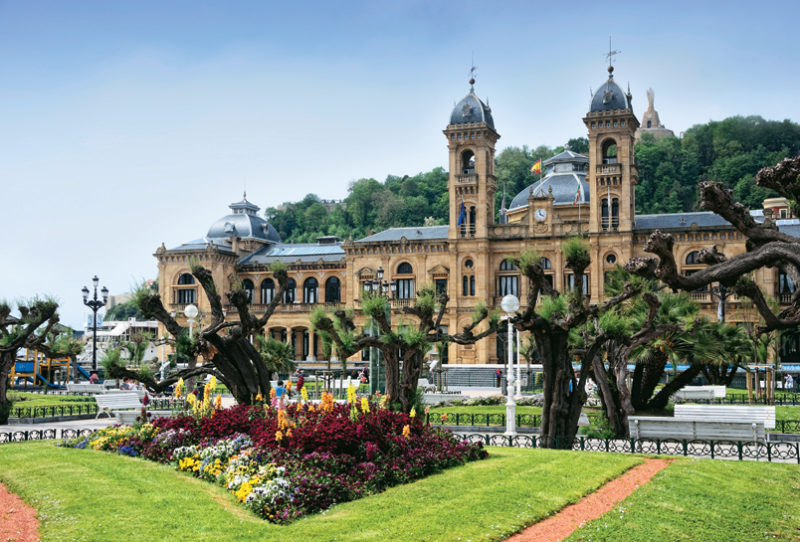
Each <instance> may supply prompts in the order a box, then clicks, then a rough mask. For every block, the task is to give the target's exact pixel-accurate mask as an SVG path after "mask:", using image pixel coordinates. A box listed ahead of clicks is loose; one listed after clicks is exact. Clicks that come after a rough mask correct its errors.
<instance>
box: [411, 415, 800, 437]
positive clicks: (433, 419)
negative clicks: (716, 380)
mask: <svg viewBox="0 0 800 542" xmlns="http://www.w3.org/2000/svg"><path fill="white" fill-rule="evenodd" d="M443 414H444V415H446V418H443V417H442V415H443ZM588 418H589V423H591V424H592V425H593V426H595V427H596V426H599V425H602V424H603V423H604V421H605V417H604V416H603V415H602V414H589V415H588ZM516 419H517V423H516V426H517V427H539V426H541V425H542V416H541V415H540V414H517V415H516ZM425 421H426V422H427V423H428V424H430V425H445V426H456V427H460V426H472V427H479V426H483V427H492V426H505V425H506V415H505V414H504V413H497V414H488V413H473V412H441V413H440V412H436V413H433V414H431V413H428V414H426V415H425ZM769 431H770V432H774V433H800V420H775V429H770V430H769Z"/></svg>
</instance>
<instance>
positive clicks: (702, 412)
mask: <svg viewBox="0 0 800 542" xmlns="http://www.w3.org/2000/svg"><path fill="white" fill-rule="evenodd" d="M675 418H691V419H693V420H713V421H719V422H727V421H731V422H748V423H752V422H760V423H762V424H763V425H764V427H765V428H766V429H775V407H774V406H741V405H735V406H727V405H725V406H723V405H675Z"/></svg>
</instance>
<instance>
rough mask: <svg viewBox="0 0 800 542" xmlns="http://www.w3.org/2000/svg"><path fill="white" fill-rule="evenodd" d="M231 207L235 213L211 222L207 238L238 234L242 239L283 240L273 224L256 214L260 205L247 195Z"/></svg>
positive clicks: (212, 238)
mask: <svg viewBox="0 0 800 542" xmlns="http://www.w3.org/2000/svg"><path fill="white" fill-rule="evenodd" d="M229 207H230V209H231V210H232V211H233V213H231V214H229V215H225V216H223V217H222V218H220V219H219V220H217V221H216V222H214V223H213V224H211V227H210V228H209V229H208V233H207V234H206V239H209V240H220V239H230V238H231V237H233V236H237V237H239V238H241V239H248V238H250V239H260V240H262V241H269V242H272V243H280V242H281V237H280V235H278V232H277V230H276V229H275V228H274V227H273V226H272V224H270V223H269V222H267V221H266V220H264V219H263V218H261V217H260V216H258V215H257V214H256V213H257V212H258V211H259V207H258V205H254V204H252V203H250V202H249V201H247V198H246V197H245V198H244V199H243V200H242V201H239V202H236V203H231V204H230V205H229Z"/></svg>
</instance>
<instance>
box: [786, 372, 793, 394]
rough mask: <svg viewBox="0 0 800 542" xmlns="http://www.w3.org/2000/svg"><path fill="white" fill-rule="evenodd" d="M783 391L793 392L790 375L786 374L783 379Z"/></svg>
mask: <svg viewBox="0 0 800 542" xmlns="http://www.w3.org/2000/svg"><path fill="white" fill-rule="evenodd" d="M783 390H784V391H793V390H794V379H793V378H792V375H790V374H789V373H786V378H784V379H783Z"/></svg>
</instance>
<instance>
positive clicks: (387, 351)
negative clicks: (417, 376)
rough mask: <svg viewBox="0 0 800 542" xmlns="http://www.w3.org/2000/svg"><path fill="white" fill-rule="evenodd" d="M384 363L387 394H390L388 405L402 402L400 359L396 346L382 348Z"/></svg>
mask: <svg viewBox="0 0 800 542" xmlns="http://www.w3.org/2000/svg"><path fill="white" fill-rule="evenodd" d="M381 352H382V353H383V363H384V367H385V369H386V395H388V396H389V403H388V406H389V407H390V408H391V407H392V405H394V404H395V403H401V399H400V360H399V359H398V358H397V349H396V348H382V349H381Z"/></svg>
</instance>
